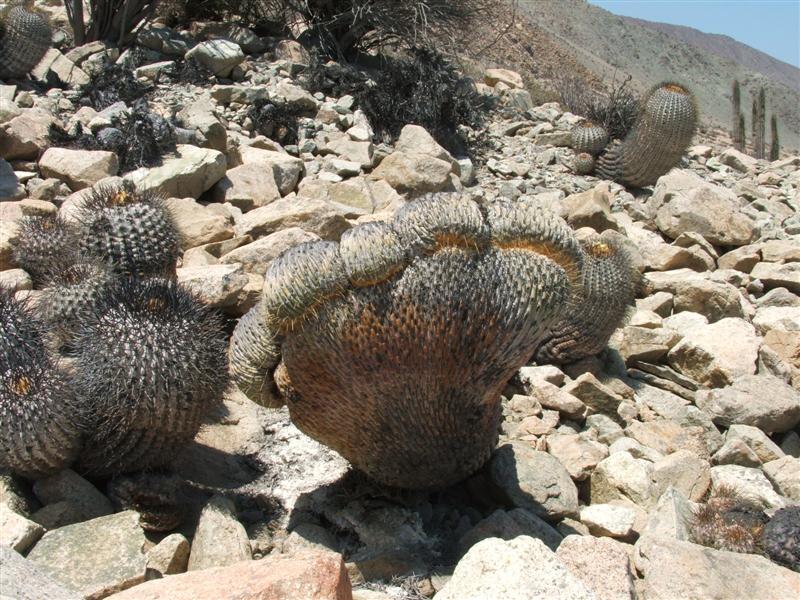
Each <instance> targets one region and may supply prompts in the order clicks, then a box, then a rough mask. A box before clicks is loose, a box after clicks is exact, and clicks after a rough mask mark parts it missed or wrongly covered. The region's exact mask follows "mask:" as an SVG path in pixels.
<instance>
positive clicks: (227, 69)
mask: <svg viewBox="0 0 800 600" xmlns="http://www.w3.org/2000/svg"><path fill="white" fill-rule="evenodd" d="M186 59H187V60H189V59H194V60H196V61H197V62H198V63H199V64H201V65H203V66H204V67H206V68H207V69H208V70H209V71H211V72H212V73H214V75H217V76H218V77H228V76H229V75H230V74H231V71H232V70H233V68H234V67H235V66H236V65H238V64H239V63H241V62H242V61H243V60H244V52H242V49H241V47H240V46H239V44H237V43H235V42H232V41H230V40H225V39H217V40H209V41H207V42H200V43H199V44H197V45H196V46H195V47H194V48H192V49H191V50H189V51H188V52H187V53H186Z"/></svg>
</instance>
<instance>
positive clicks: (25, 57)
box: [0, 0, 53, 79]
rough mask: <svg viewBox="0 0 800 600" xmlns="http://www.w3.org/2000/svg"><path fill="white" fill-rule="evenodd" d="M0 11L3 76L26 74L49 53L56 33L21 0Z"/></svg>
mask: <svg viewBox="0 0 800 600" xmlns="http://www.w3.org/2000/svg"><path fill="white" fill-rule="evenodd" d="M10 4H11V5H10V7H9V8H7V9H6V10H5V11H2V12H0V79H16V78H20V77H24V76H25V75H26V74H27V73H28V72H29V71H30V70H31V69H33V68H34V67H35V66H36V65H37V64H39V61H40V60H42V57H44V55H45V54H46V53H47V50H48V49H49V48H50V45H51V38H52V35H53V32H52V30H51V29H50V25H48V24H47V21H45V20H44V18H42V17H41V16H40V15H38V14H36V13H32V12H29V11H28V10H26V9H25V7H24V6H23V5H24V4H25V3H24V2H20V1H19V0H17V1H16V2H12V3H10Z"/></svg>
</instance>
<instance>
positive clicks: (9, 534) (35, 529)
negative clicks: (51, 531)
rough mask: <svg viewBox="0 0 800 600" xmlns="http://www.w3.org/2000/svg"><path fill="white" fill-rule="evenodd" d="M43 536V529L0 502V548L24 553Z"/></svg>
mask: <svg viewBox="0 0 800 600" xmlns="http://www.w3.org/2000/svg"><path fill="white" fill-rule="evenodd" d="M43 535H44V528H43V527H42V526H41V525H39V524H38V523H34V522H33V521H31V520H30V519H26V518H25V517H23V516H22V515H20V514H17V513H16V512H14V511H13V510H11V508H10V507H9V506H8V504H6V503H5V502H0V546H4V547H6V548H11V549H12V550H16V551H17V552H26V551H27V550H28V549H29V548H30V547H31V546H33V545H34V544H35V543H36V541H37V540H38V539H39V538H40V537H42V536H43Z"/></svg>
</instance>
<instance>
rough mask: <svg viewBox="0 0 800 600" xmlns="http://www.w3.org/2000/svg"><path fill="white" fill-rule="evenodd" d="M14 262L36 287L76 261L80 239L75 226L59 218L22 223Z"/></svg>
mask: <svg viewBox="0 0 800 600" xmlns="http://www.w3.org/2000/svg"><path fill="white" fill-rule="evenodd" d="M19 225H20V226H19V239H18V241H17V244H16V245H15V247H14V260H16V262H17V264H18V265H19V266H20V267H21V268H23V269H25V270H26V271H27V272H28V273H29V274H30V276H31V277H32V278H33V280H34V281H35V282H36V283H42V282H43V281H44V280H46V279H47V276H48V274H49V273H58V272H60V271H62V270H64V269H66V268H67V267H69V266H70V265H72V264H73V263H74V262H75V260H77V255H78V254H77V246H78V236H77V231H76V229H75V227H74V226H72V225H71V224H70V223H68V222H67V221H65V220H64V219H62V218H61V217H60V216H58V215H55V214H53V215H44V216H38V215H37V216H27V217H23V218H22V219H20V224H19Z"/></svg>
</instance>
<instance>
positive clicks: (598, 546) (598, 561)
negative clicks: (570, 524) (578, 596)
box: [556, 535, 636, 600]
mask: <svg viewBox="0 0 800 600" xmlns="http://www.w3.org/2000/svg"><path fill="white" fill-rule="evenodd" d="M629 548H630V546H627V545H626V544H623V543H621V542H618V541H616V540H612V539H610V538H607V537H604V538H595V537H591V536H588V537H587V536H581V535H570V536H567V537H566V538H564V541H563V542H561V545H560V546H559V547H558V550H556V556H558V558H560V559H561V560H562V561H564V564H566V565H567V568H568V569H569V570H570V572H571V573H572V574H573V575H575V577H577V578H578V579H579V580H580V581H582V582H583V584H584V585H585V586H586V587H587V588H588V589H589V590H591V591H592V592H594V594H595V597H596V598H597V600H632V599H633V598H635V597H636V592H635V589H634V581H633V575H632V573H631V565H630V559H629V558H628V555H629V550H628V549H629Z"/></svg>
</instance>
